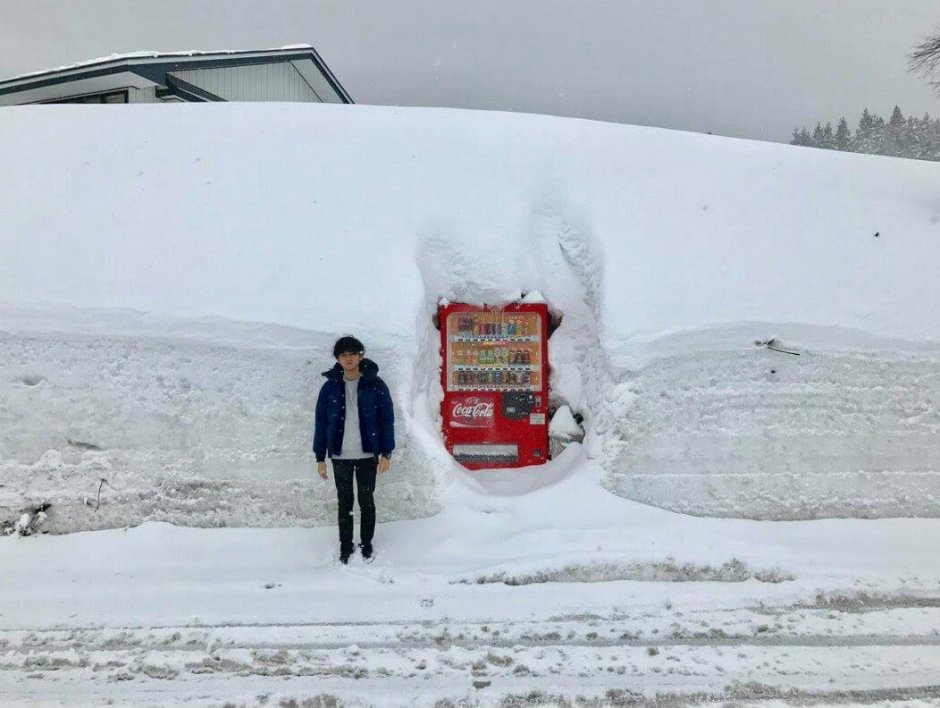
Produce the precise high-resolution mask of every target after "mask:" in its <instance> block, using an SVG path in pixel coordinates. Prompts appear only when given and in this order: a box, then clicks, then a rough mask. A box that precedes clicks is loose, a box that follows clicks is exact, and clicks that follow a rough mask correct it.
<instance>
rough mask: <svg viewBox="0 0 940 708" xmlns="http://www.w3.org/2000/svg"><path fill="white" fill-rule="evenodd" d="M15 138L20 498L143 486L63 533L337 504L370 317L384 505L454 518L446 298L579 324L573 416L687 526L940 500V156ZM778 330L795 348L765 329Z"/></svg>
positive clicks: (119, 135) (599, 142)
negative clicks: (378, 382) (540, 304)
mask: <svg viewBox="0 0 940 708" xmlns="http://www.w3.org/2000/svg"><path fill="white" fill-rule="evenodd" d="M0 126H2V130H0V155H3V157H4V170H3V171H2V172H0V193H2V194H3V195H4V208H3V209H2V210H0V302H5V303H7V306H6V307H5V308H3V309H2V310H0V330H3V331H5V332H6V334H5V335H4V336H3V338H2V340H0V346H2V347H3V349H4V357H3V359H2V360H0V385H2V386H4V387H5V391H4V396H3V397H2V398H0V416H2V418H0V419H2V420H3V421H4V424H3V426H2V428H0V471H2V474H3V477H4V480H7V486H5V487H4V488H3V492H4V495H5V498H7V500H8V502H9V503H10V504H12V505H15V504H18V503H20V501H21V500H22V499H23V498H24V497H25V498H29V499H35V498H38V497H43V496H49V495H58V497H59V499H58V501H59V502H60V504H61V505H62V506H66V507H67V506H68V504H69V503H70V502H71V503H72V504H75V502H77V501H80V500H81V497H82V496H83V495H84V494H86V493H87V492H88V491H89V489H91V490H92V491H93V490H94V489H96V488H97V486H98V484H97V482H98V479H99V478H100V477H102V476H109V477H110V478H111V479H109V483H113V484H114V486H115V488H116V489H117V490H119V492H114V496H113V497H112V501H113V503H111V504H110V505H109V511H107V512H106V510H105V506H104V505H102V507H101V509H99V511H98V512H96V515H93V516H92V515H90V513H89V512H87V511H86V510H84V508H82V507H76V508H77V509H78V511H77V512H76V514H75V517H74V520H73V521H71V522H69V523H66V524H65V527H69V528H72V527H81V526H83V525H85V524H96V525H113V524H114V523H119V522H126V521H127V520H140V519H142V518H171V519H172V520H175V521H186V522H190V523H268V524H279V523H300V522H302V521H305V520H307V519H308V518H309V519H313V520H314V521H317V522H325V521H328V520H329V518H330V515H331V513H332V512H331V511H330V506H329V499H330V489H329V488H328V487H317V486H316V485H314V486H313V487H311V483H310V481H309V479H310V475H309V472H310V467H309V463H310V461H311V460H310V456H309V453H307V449H308V441H307V439H308V436H309V410H310V407H311V406H312V402H313V397H314V396H315V389H316V386H317V384H318V382H319V377H318V375H317V374H318V372H319V371H320V370H322V369H323V368H326V366H327V365H328V364H329V357H328V345H329V342H330V341H331V339H332V338H333V337H334V336H336V335H337V334H342V333H344V332H347V331H353V332H356V333H357V334H358V335H359V336H360V337H362V338H363V339H364V340H365V341H366V343H367V346H369V347H370V350H371V351H372V352H373V353H375V354H376V358H378V359H379V363H380V364H381V365H382V367H383V374H384V375H385V376H386V378H387V380H388V381H389V383H390V384H391V386H392V388H393V392H394V393H395V395H396V400H397V403H398V406H399V414H400V415H399V418H400V431H401V434H400V439H401V443H402V453H403V454H402V455H401V456H396V458H397V459H396V474H397V475H398V476H397V477H395V476H389V478H388V479H387V480H386V481H385V482H384V483H386V484H387V485H388V486H389V489H388V490H386V493H387V498H388V499H389V500H390V503H389V504H387V505H386V513H387V514H389V516H390V517H401V516H420V515H425V514H429V513H433V511H435V510H436V509H437V508H438V504H439V499H440V490H441V488H442V487H441V485H442V484H446V483H447V481H448V480H449V479H450V478H451V476H452V474H453V466H452V464H451V463H450V462H449V461H448V459H447V458H446V456H445V455H444V454H443V450H442V448H441V446H440V443H439V440H438V436H437V433H436V425H437V422H436V420H435V415H436V404H437V401H438V400H439V397H440V387H439V385H438V384H437V374H436V367H437V365H438V363H439V359H438V353H437V343H436V338H435V335H436V333H435V332H434V331H433V329H432V327H431V325H430V316H431V313H432V312H433V309H434V306H435V304H436V302H437V300H438V298H440V297H447V298H449V299H451V300H469V301H486V302H490V303H494V302H499V301H507V300H512V299H514V298H517V297H519V296H520V295H521V293H522V292H526V291H533V290H538V291H540V292H541V293H542V295H543V296H544V297H545V298H546V299H547V300H548V302H549V303H550V304H551V305H552V307H553V308H555V310H556V311H558V312H559V313H561V314H562V315H563V316H564V319H563V321H562V326H561V328H560V329H559V330H558V331H557V332H556V333H555V335H554V337H553V339H552V342H551V345H552V346H551V355H550V359H551V364H552V367H553V379H552V381H553V388H554V398H555V403H556V404H561V403H568V404H570V405H571V406H572V408H573V409H574V410H575V411H577V412H581V413H582V414H583V415H584V416H585V418H586V421H587V426H588V437H587V439H586V449H587V451H588V453H589V454H590V455H592V456H594V457H596V458H598V459H599V460H600V461H601V462H602V464H603V465H604V467H605V469H606V472H607V477H606V480H605V484H606V485H607V486H608V488H610V489H612V490H614V491H616V492H618V493H621V494H624V495H627V496H630V497H633V498H637V499H641V500H644V501H649V502H651V503H654V504H659V505H662V506H666V507H669V508H674V509H678V510H683V511H689V512H693V513H717V514H734V515H751V516H772V517H781V518H785V517H791V516H797V517H800V516H814V515H830V514H835V515H854V514H862V515H892V514H911V513H916V514H936V513H938V512H940V506H938V500H937V489H938V474H937V466H938V465H937V461H938V460H940V442H937V441H938V438H940V436H938V435H937V434H936V433H937V432H938V431H940V420H938V416H940V413H938V411H940V392H938V389H940V384H938V375H937V373H936V372H937V370H938V362H940V354H938V349H937V346H936V343H937V342H938V341H940V307H938V304H940V302H938V297H937V295H936V289H935V288H934V286H933V281H934V278H935V264H936V263H938V262H940V202H938V201H937V199H936V193H937V187H938V186H940V185H938V178H940V167H938V166H936V165H933V164H930V163H922V162H914V161H905V160H894V159H887V158H875V157H867V156H860V155H847V154H839V153H829V152H824V151H813V150H804V149H797V148H792V147H789V146H780V145H773V144H764V143H755V142H748V141H740V140H730V139H725V138H715V137H710V136H701V135H693V134H683V133H676V132H670V131H662V130H656V129H649V128H635V127H630V126H619V125H609V124H602V123H593V122H588V121H577V120H567V119H553V118H546V117H536V116H523V115H510V114H492V113H477V112H467V111H452V110H427V109H420V110H419V109H391V108H374V107H363V106H339V107H334V106H293V105H245V104H242V105H235V104H232V105H211V106H208V105H207V106H122V107H117V108H115V107H84V106H81V107H77V106H41V107H23V108H12V109H4V111H3V112H2V113H0ZM37 302H46V303H64V304H68V305H78V306H81V307H84V308H98V309H95V310H74V309H69V308H65V309H57V308H54V307H52V308H50V307H48V306H39V307H37V306H32V305H31V304H32V303H37ZM102 308H105V309H102ZM113 308H137V309H140V310H147V311H151V312H153V313H157V314H159V315H160V316H161V317H160V318H156V317H153V316H151V317H146V316H142V315H139V314H133V313H132V314H127V313H123V314H122V313H115V311H114V309H113ZM206 315H209V316H214V317H216V318H225V319H222V320H218V319H216V320H213V321H212V322H211V323H207V322H206V321H204V320H193V319H192V318H194V317H201V316H206ZM236 320H237V321H238V322H236ZM246 321H258V322H261V323H267V324H260V325H251V324H244V322H246ZM781 323H793V324H792V325H784V324H781ZM275 324H276V325H280V327H274V326H272V325H275ZM291 327H292V328H294V329H290V328H291ZM771 337H776V338H779V339H780V341H783V342H785V343H786V344H787V345H789V346H792V347H795V348H796V349H797V350H799V351H800V354H801V356H800V357H793V356H791V355H785V354H779V353H773V352H770V351H769V350H767V349H765V348H761V347H756V346H755V345H754V342H755V341H757V340H766V339H769V338H771ZM307 362H310V363H307ZM89 446H93V447H89ZM94 448H101V449H100V450H99V449H94ZM48 450H53V451H56V452H57V453H58V455H57V454H55V453H53V454H51V455H50V454H48V453H47V451H48ZM60 460H61V461H60ZM101 469H106V470H109V474H108V475H102V474H101ZM233 478H234V479H237V480H238V484H237V485H234V484H230V483H228V482H226V481H225V480H228V479H233ZM76 479H79V480H83V481H82V483H81V484H80V485H79V484H76V483H75V481H74V480H76ZM179 480H184V481H186V484H187V485H189V488H188V491H185V492H180V491H179V490H181V489H184V488H186V485H183V484H182V483H181V482H179ZM395 485H398V487H397V488H398V492H394V491H393V490H394V488H395ZM192 488H197V489H198V490H199V491H198V493H194V492H193V491H192ZM311 489H313V491H311ZM233 490H234V491H233ZM11 497H12V499H11ZM190 499H196V500H197V501H196V502H190V501H188V500H190ZM246 499H250V500H253V501H252V502H246V501H245V500H246ZM287 500H292V501H290V502H289V503H288V502H287ZM315 500H318V501H315ZM4 503H7V502H4ZM311 508H314V511H310V509H311ZM102 519H106V521H101V520H102Z"/></svg>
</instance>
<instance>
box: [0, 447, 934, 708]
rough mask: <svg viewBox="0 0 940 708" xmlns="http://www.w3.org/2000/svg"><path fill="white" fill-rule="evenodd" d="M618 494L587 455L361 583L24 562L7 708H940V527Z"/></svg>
mask: <svg viewBox="0 0 940 708" xmlns="http://www.w3.org/2000/svg"><path fill="white" fill-rule="evenodd" d="M602 474H603V472H602V470H600V469H599V468H598V467H597V466H596V465H595V464H593V463H590V462H586V461H585V460H584V457H583V450H582V449H581V448H580V446H577V445H575V446H572V447H569V448H568V449H567V450H566V451H565V453H563V454H562V456H561V457H560V458H558V459H557V460H555V461H553V463H552V467H551V469H550V470H549V472H548V473H547V475H543V474H541V473H537V472H535V471H533V470H527V471H525V472H523V473H521V476H519V475H516V474H509V473H497V474H496V475H494V476H493V477H490V478H489V479H488V480H487V482H486V483H485V484H483V485H481V484H480V483H479V482H478V481H475V480H473V479H472V478H467V479H462V480H455V481H454V483H453V484H451V485H450V486H448V488H447V491H446V493H445V494H444V495H443V496H444V506H445V509H446V511H445V512H443V513H441V514H438V515H436V516H434V517H433V518H429V519H420V520H413V521H396V522H391V523H388V524H380V525H379V529H378V536H377V550H378V557H377V559H376V560H375V562H374V563H372V564H370V565H364V564H363V563H362V561H361V559H359V558H358V556H356V557H354V558H353V559H352V561H351V563H350V565H349V566H348V567H343V566H340V565H339V564H338V563H337V562H336V561H335V557H334V555H333V554H334V551H335V549H334V546H335V535H336V531H335V529H332V528H319V529H297V528H293V529H192V528H182V527H176V526H170V525H167V524H160V523H149V524H145V525H143V526H140V527H137V528H131V529H126V530H112V531H98V532H84V533H78V534H70V535H65V536H40V537H36V538H20V539H8V540H6V541H5V542H2V543H0V563H2V565H3V567H4V568H10V569H15V571H14V572H12V573H10V574H7V575H6V578H5V580H4V582H3V583H2V584H0V627H2V630H0V648H2V649H3V651H2V652H0V669H3V670H0V692H2V695H4V696H5V699H4V702H5V705H34V704H35V703H37V702H38V703H42V704H61V705H69V706H75V705H101V704H102V703H103V702H104V700H105V698H110V699H113V700H114V701H115V702H116V703H118V704H120V705H124V704H146V705H153V704H159V705H174V704H176V703H186V702H193V703H198V704H205V705H223V704H224V705H283V706H286V705H333V704H331V703H329V702H327V701H329V697H331V696H333V697H338V698H340V699H341V701H342V703H341V704H342V705H360V704H362V705H378V706H393V705H421V706H438V705H469V706H475V705H484V706H488V705H572V704H576V705H585V704H586V705H632V704H636V703H638V702H642V701H651V700H653V699H657V700H658V702H659V703H662V704H666V705H671V704H681V705H686V704H689V703H700V702H711V701H719V700H721V701H728V700H735V701H742V700H756V699H765V700H766V699H781V700H782V699H787V700H791V701H798V702H800V703H803V704H805V703H810V704H814V703H831V702H849V703H855V702H857V703H870V702H872V701H882V702H884V701H888V700H893V701H899V702H903V703H905V704H910V705H928V704H934V703H935V702H936V701H937V700H940V662H938V659H937V657H938V656H940V596H938V583H940V565H938V562H937V554H936V538H937V534H938V533H940V521H938V520H936V519H885V520H877V521H872V520H868V521H866V520H855V519H834V520H828V521H795V522H766V521H747V520H729V519H703V518H695V517H689V516H684V515H680V514H675V513H672V512H667V511H662V510H658V509H654V508H652V507H648V506H643V505H641V504H637V503H636V502H630V501H627V500H624V499H620V498H618V497H616V496H614V495H611V494H610V493H608V492H606V491H605V490H603V489H602V488H601V486H600V485H599V484H598V481H599V478H600V476H601V475H602ZM305 700H306V701H309V702H308V703H303V701H305ZM316 700H320V701H321V702H319V703H317V702H315V701H316ZM290 701H295V702H296V703H291V702H290ZM565 701H569V703H565Z"/></svg>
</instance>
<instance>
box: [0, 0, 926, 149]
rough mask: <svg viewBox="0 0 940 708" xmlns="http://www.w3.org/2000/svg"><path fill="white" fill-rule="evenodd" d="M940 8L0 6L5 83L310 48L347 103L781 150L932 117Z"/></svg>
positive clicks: (549, 3)
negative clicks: (615, 126)
mask: <svg viewBox="0 0 940 708" xmlns="http://www.w3.org/2000/svg"><path fill="white" fill-rule="evenodd" d="M938 28H940V0H619V1H618V0H607V1H604V0H568V1H562V0H516V1H513V0H463V1H453V0H398V1H396V2H392V1H385V0H373V1H370V2H366V1H363V0H329V1H326V0H324V1H317V0H149V1H147V2H142V1H141V0H2V3H0V77H10V76H13V75H15V74H20V73H24V72H28V71H35V70H40V69H45V68H50V67H55V66H59V65H62V64H68V63H72V62H76V61H83V60H87V59H92V58H95V57H98V56H103V55H107V54H111V53H113V52H128V51H137V50H148V49H154V50H179V49H257V48H266V47H276V46H282V45H286V44H295V43H307V44H312V45H314V46H315V47H316V48H317V50H318V51H319V52H320V54H321V55H322V56H323V58H324V59H325V60H326V62H327V63H328V64H329V66H330V67H331V68H332V69H333V71H334V72H335V73H336V75H337V77H338V78H339V80H340V82H341V83H342V84H343V85H344V86H345V87H346V90H347V91H349V93H350V94H351V95H352V97H353V99H354V100H355V101H356V102H358V103H376V104H400V105H420V106H455V107H467V108H485V109H496V110H513V111H528V112H534V113H551V114H555V115H565V116H578V117H584V118H596V119H600V120H609V121H618V122H624V123H635V124H639V125H652V126H660V127H666V128H679V129H682V130H693V131H700V132H713V133H718V134H722V135H732V136H737V137H748V138H759V139H765V140H778V141H786V140H788V138H789V134H790V132H791V130H792V129H793V127H794V126H796V125H803V124H806V125H807V126H808V127H809V128H812V126H813V125H814V124H815V122H816V121H817V120H822V121H823V122H825V121H826V120H832V121H833V123H835V121H836V120H838V118H839V117H840V116H842V115H844V116H846V118H847V119H848V120H849V123H850V125H852V127H853V128H854V126H855V123H856V121H857V118H858V115H859V113H861V111H862V109H863V108H865V107H866V106H867V107H868V108H870V109H871V110H872V111H874V112H876V113H879V114H881V115H883V116H885V117H887V116H888V115H889V114H890V112H891V109H892V107H893V106H894V104H895V103H897V104H900V106H901V108H902V109H903V110H904V112H905V114H909V113H914V114H916V115H921V114H923V113H925V112H929V113H931V115H937V114H940V99H938V98H937V97H935V96H934V95H933V94H932V92H931V91H930V89H929V87H928V86H927V85H926V82H925V81H923V80H922V79H920V78H919V77H917V76H914V75H911V74H909V73H908V72H907V60H906V56H905V55H906V54H907V53H908V52H909V51H910V49H911V48H912V47H913V45H915V44H916V43H918V42H919V41H920V40H921V39H922V38H923V37H924V36H925V35H927V34H928V33H931V32H932V31H934V30H936V29H938Z"/></svg>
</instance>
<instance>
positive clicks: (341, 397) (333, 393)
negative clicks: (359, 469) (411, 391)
mask: <svg viewBox="0 0 940 708" xmlns="http://www.w3.org/2000/svg"><path fill="white" fill-rule="evenodd" d="M359 371H361V372H362V376H361V377H360V379H359V395H358V400H359V432H360V434H361V435H362V449H363V450H364V451H366V452H368V453H371V454H373V455H384V456H385V457H391V456H392V450H394V449H395V413H394V411H393V410H392V396H391V394H390V393H389V392H388V386H386V385H385V382H384V381H383V380H382V379H381V378H379V367H378V364H376V363H375V362H374V361H372V360H371V359H363V360H362V361H361V362H360V364H359ZM323 375H324V376H325V377H326V383H325V384H323V388H321V389H320V395H319V397H318V398H317V413H316V420H315V424H314V428H313V454H314V455H316V456H317V462H323V461H324V460H325V459H326V456H327V453H329V455H330V457H334V456H335V455H339V454H340V451H341V450H342V449H343V432H344V429H345V424H346V384H345V382H344V379H343V367H341V366H340V365H339V363H337V364H335V365H334V366H333V368H332V369H330V370H329V371H324V372H323Z"/></svg>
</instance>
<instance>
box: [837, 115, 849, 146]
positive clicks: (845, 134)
mask: <svg viewBox="0 0 940 708" xmlns="http://www.w3.org/2000/svg"><path fill="white" fill-rule="evenodd" d="M851 143H852V134H851V133H850V132H849V124H848V122H847V121H846V120H845V117H844V116H843V117H842V118H840V119H839V127H837V128H836V139H835V148H836V150H851V149H852V147H851Z"/></svg>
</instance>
